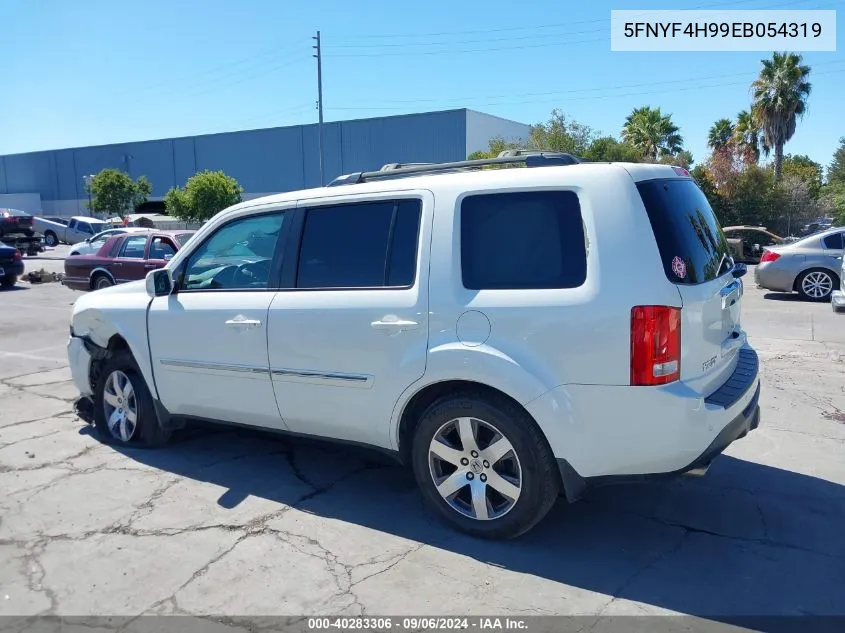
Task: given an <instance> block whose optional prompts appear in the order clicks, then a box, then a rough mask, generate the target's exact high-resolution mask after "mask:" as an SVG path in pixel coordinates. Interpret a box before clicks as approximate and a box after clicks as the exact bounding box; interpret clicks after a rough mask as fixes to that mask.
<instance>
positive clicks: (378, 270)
mask: <svg viewBox="0 0 845 633" xmlns="http://www.w3.org/2000/svg"><path fill="white" fill-rule="evenodd" d="M421 213H422V203H421V201H420V200H416V199H407V200H387V201H383V202H382V201H379V202H366V203H353V204H342V205H334V206H325V207H312V208H310V209H308V210H307V215H306V217H305V229H304V231H303V235H302V245H301V247H300V254H299V268H298V271H297V282H296V286H297V288H312V289H313V288H325V289H332V288H337V289H340V288H385V287H388V288H401V287H410V286H412V285H413V284H414V280H415V278H416V270H417V242H418V237H419V229H420V217H421Z"/></svg>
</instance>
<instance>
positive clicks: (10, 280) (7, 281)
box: [0, 275, 18, 288]
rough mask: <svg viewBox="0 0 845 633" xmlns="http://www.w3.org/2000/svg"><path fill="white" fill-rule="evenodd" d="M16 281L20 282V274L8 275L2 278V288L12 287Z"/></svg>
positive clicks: (0, 285)
mask: <svg viewBox="0 0 845 633" xmlns="http://www.w3.org/2000/svg"><path fill="white" fill-rule="evenodd" d="M16 283H18V276H17V275H6V276H5V277H3V278H2V279H0V287H2V288H11V287H13V286H14V285H15V284H16Z"/></svg>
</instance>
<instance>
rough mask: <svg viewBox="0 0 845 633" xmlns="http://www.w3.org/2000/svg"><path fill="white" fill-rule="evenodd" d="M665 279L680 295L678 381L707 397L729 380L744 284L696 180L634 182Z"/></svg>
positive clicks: (739, 335) (740, 337) (740, 335)
mask: <svg viewBox="0 0 845 633" xmlns="http://www.w3.org/2000/svg"><path fill="white" fill-rule="evenodd" d="M637 189H638V190H639V192H640V196H641V197H642V200H643V203H644V205H645V208H646V211H647V212H648V217H649V220H650V221H651V227H652V230H653V231H654V236H655V239H656V240H657V246H658V248H659V251H660V257H661V259H662V261H663V269H664V272H665V274H666V278H667V279H668V280H669V281H670V282H671V283H672V284H674V286H675V287H676V288H677V289H678V293H679V294H680V296H681V305H682V309H681V363H680V365H681V366H680V379H681V380H682V381H684V382H685V383H687V385H688V386H690V387H691V388H693V389H694V390H695V391H696V392H698V393H701V394H702V395H705V396H706V395H709V394H710V393H712V392H713V391H715V390H716V389H718V388H719V387H720V386H721V385H722V384H723V383H724V382H725V380H727V378H728V376H729V375H730V374H731V373H732V372H733V369H734V367H735V366H736V356H737V353H738V351H739V349H740V348H741V347H742V345H743V344H744V343H745V340H746V335H745V332H744V331H743V330H742V327H741V325H740V308H741V305H742V282H741V280H740V279H735V278H734V276H733V274H732V271H733V265H734V262H733V259H732V258H731V252H730V248H729V246H728V242H727V240H726V239H725V236H724V234H723V233H722V229H721V227H720V226H719V222H718V220H717V219H716V216H715V214H714V213H713V209H712V208H711V207H710V204H709V203H708V202H707V198H706V197H705V195H704V194H703V193H702V191H701V189H699V187H698V185H696V184H695V182H694V181H693V180H691V179H688V178H661V179H655V180H647V181H642V182H639V183H637Z"/></svg>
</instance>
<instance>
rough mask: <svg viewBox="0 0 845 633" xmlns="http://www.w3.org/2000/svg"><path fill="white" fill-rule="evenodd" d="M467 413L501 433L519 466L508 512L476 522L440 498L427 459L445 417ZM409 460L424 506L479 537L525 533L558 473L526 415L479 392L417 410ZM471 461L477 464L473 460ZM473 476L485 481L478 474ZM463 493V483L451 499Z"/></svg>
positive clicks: (542, 512) (540, 513)
mask: <svg viewBox="0 0 845 633" xmlns="http://www.w3.org/2000/svg"><path fill="white" fill-rule="evenodd" d="M467 417H469V418H474V419H476V420H481V421H483V422H484V423H485V424H486V425H490V426H492V427H494V428H495V429H496V430H497V431H498V432H499V433H501V434H502V435H503V436H504V438H505V439H506V440H507V441H509V442H510V444H511V445H512V447H513V451H514V453H515V454H516V457H517V459H518V462H519V465H520V466H521V482H520V483H521V488H520V492H519V494H518V498H517V500H516V502H515V503H512V505H511V507H510V509H509V510H507V511H506V512H505V513H504V514H503V515H502V516H499V517H496V518H490V519H487V520H480V519H478V518H473V517H471V516H467V515H466V514H463V513H461V512H460V511H459V510H457V509H455V508H454V507H453V506H452V505H451V504H450V503H449V502H448V501H447V500H446V499H444V497H443V496H441V494H440V493H439V492H438V490H437V486H436V484H435V482H434V474H433V471H432V466H431V465H430V458H429V447H430V445H431V441H432V439H433V438H434V436H435V435H436V434H437V433H438V432H439V431H440V430H441V429H442V427H443V426H444V425H446V424H447V423H449V422H450V420H454V419H455V418H467ZM478 446H479V449H481V451H482V456H483V448H484V446H483V445H482V443H480V442H479V444H478ZM411 462H412V465H413V469H414V476H415V477H416V480H417V484H418V485H419V487H420V490H421V491H422V495H423V499H424V501H425V503H426V505H427V506H428V507H429V508H431V509H432V510H433V511H434V512H435V513H436V514H438V515H439V516H440V517H442V518H443V519H445V520H446V521H447V522H448V523H449V524H451V525H452V526H453V527H456V528H457V529H459V530H461V531H463V532H466V533H468V534H471V535H473V536H477V537H482V538H489V539H510V538H515V537H517V536H520V535H521V534H524V533H525V532H527V531H528V530H530V529H531V528H533V527H534V526H535V525H537V523H539V522H540V521H541V520H542V519H543V517H545V516H546V514H548V512H549V510H551V508H552V506H553V505H554V503H555V501H556V500H557V498H558V494H559V491H560V473H559V471H558V469H557V464H556V462H555V459H554V455H553V454H552V451H551V448H550V447H549V444H548V442H547V441H546V438H545V437H544V436H543V434H542V432H541V431H540V429H539V427H538V426H537V424H536V423H535V422H534V420H533V419H532V418H531V416H530V415H528V413H527V412H526V411H525V410H524V409H522V408H521V407H519V406H518V405H515V404H514V403H512V402H510V401H509V400H507V399H506V398H497V397H490V396H487V395H486V394H483V393H480V392H465V393H458V394H454V395H450V396H445V397H443V398H441V399H439V400H437V401H436V402H434V404H432V405H431V406H430V407H429V408H428V409H427V410H426V411H425V412H424V413H423V414H422V416H421V418H420V421H419V424H418V425H417V427H416V429H415V430H414V435H413V440H412V446H411ZM473 462H474V463H476V464H477V462H478V460H473ZM486 464H487V462H485V465H486ZM493 465H494V464H491V465H490V468H489V469H488V468H486V467H485V472H490V470H492V466H493ZM472 468H473V463H470V464H469V465H468V466H467V470H468V471H469V470H470V469H472ZM444 476H445V475H444ZM466 477H469V474H467V475H466ZM485 477H486V476H485ZM478 478H479V480H480V481H486V478H483V477H482V476H481V475H478ZM465 486H466V484H465ZM484 490H485V493H484V494H485V495H487V497H486V498H487V499H488V500H489V498H490V497H489V495H490V494H492V493H490V492H489V491H488V490H487V487H486V486H485V488H484ZM493 490H495V488H493ZM465 494H468V490H467V488H466V487H464V488H462V489H461V491H460V492H459V493H457V495H456V496H455V497H454V499H458V497H460V496H461V495H465ZM502 498H503V499H504V497H502ZM489 507H492V505H491V506H488V508H489Z"/></svg>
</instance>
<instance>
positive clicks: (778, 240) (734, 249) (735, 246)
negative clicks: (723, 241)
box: [722, 226, 784, 264]
mask: <svg viewBox="0 0 845 633" xmlns="http://www.w3.org/2000/svg"><path fill="white" fill-rule="evenodd" d="M722 232H723V233H724V234H725V238H727V240H728V245H729V246H730V247H731V255H732V256H733V258H734V260H735V261H738V262H743V263H745V264H757V263H759V262H760V257H761V255H762V254H763V249H764V248H766V247H767V246H772V245H774V244H782V243H783V242H784V238H782V237H780V236H779V235H775V234H774V233H772V232H771V231H767V230H766V227H765V226H728V227H725V228H724V229H722Z"/></svg>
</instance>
